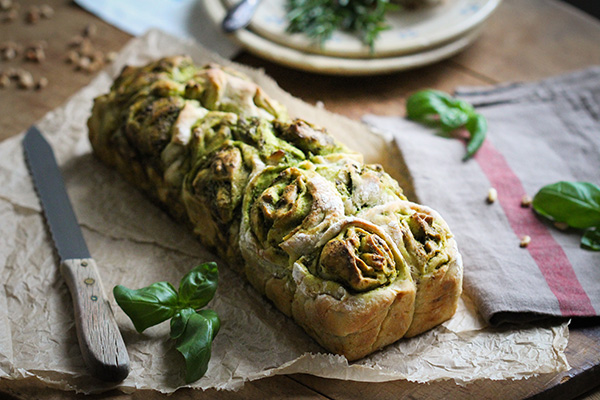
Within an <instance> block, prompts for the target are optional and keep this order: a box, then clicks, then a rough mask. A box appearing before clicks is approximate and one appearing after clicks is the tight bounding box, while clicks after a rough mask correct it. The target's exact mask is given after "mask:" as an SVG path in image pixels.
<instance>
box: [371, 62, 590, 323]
mask: <svg viewBox="0 0 600 400" xmlns="http://www.w3.org/2000/svg"><path fill="white" fill-rule="evenodd" d="M455 94H456V95H457V97H460V98H462V99H464V100H466V101H468V102H470V103H471V104H473V105H474V106H475V108H476V110H477V112H479V113H481V114H483V115H484V116H485V117H486V119H487V121H488V126H489V128H488V136H487V139H486V141H485V142H484V144H483V146H482V148H481V149H480V150H479V152H478V153H477V154H476V156H475V158H474V159H472V160H470V161H466V162H463V161H461V159H462V157H463V155H464V153H465V148H464V144H463V143H461V142H460V141H458V140H453V139H448V138H445V137H441V136H439V135H436V134H435V132H434V131H432V130H431V129H430V128H426V127H423V126H421V125H418V124H416V123H413V122H411V121H408V120H406V119H404V118H401V117H380V116H375V115H366V116H364V121H365V122H366V123H367V124H369V125H371V126H372V127H374V128H377V129H378V130H379V131H384V132H387V133H388V134H391V136H392V137H393V141H394V142H395V144H396V145H397V146H398V148H399V149H400V151H401V152H402V154H403V156H404V158H405V161H406V163H407V166H408V169H409V170H410V174H411V176H410V177H409V178H410V179H412V181H413V183H414V189H415V194H416V196H417V197H418V200H419V201H421V202H423V203H424V204H428V205H430V206H432V207H433V208H435V209H437V210H438V211H439V212H440V213H441V214H442V216H443V217H444V218H445V219H446V220H447V222H448V223H449V225H450V227H451V229H452V231H453V233H454V234H455V236H456V239H457V242H458V246H459V250H460V251H461V253H462V255H463V258H464V268H465V272H464V274H465V277H464V287H465V291H466V293H467V294H469V295H470V296H471V297H472V298H473V299H474V301H475V302H476V304H477V306H478V308H479V310H480V312H481V313H482V315H483V317H484V318H485V319H486V320H488V322H490V323H492V324H499V323H502V322H518V321H527V320H533V319H537V318H543V317H549V316H558V317H592V316H598V315H599V313H600V252H594V251H589V250H584V249H582V248H581V247H580V245H579V241H580V238H581V232H578V231H575V230H567V231H559V230H558V229H556V228H555V227H554V226H553V225H552V224H550V223H548V222H547V221H543V220H542V219H541V218H539V217H537V216H536V215H535V213H534V212H533V210H532V209H531V208H530V207H522V206H521V199H522V197H523V195H529V196H531V197H533V196H534V195H535V193H537V191H538V190H539V189H540V188H541V187H542V186H544V185H547V184H551V183H555V182H558V181H563V180H564V181H587V182H592V183H595V184H600V67H593V68H590V69H587V70H583V71H577V72H573V73H569V74H567V75H563V76H559V77H553V78H550V79H546V80H543V81H540V82H536V83H517V84H510V85H502V86H497V87H492V88H489V87H487V88H466V87H465V88H458V89H457V90H456V92H455ZM490 188H495V189H496V191H497V194H498V196H497V201H495V202H493V203H491V204H490V203H489V202H487V201H486V198H487V194H488V190H489V189H490ZM525 235H528V236H530V237H531V242H530V244H529V245H528V246H527V247H524V248H522V247H520V241H521V238H522V237H523V236H525Z"/></svg>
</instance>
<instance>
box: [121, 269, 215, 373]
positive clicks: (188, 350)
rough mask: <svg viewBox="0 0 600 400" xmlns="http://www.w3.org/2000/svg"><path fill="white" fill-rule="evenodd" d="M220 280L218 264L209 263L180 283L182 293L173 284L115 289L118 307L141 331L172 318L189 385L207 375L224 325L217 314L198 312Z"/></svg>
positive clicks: (172, 327)
mask: <svg viewBox="0 0 600 400" xmlns="http://www.w3.org/2000/svg"><path fill="white" fill-rule="evenodd" d="M218 279H219V272H218V269H217V264H216V263H214V262H209V263H205V264H201V265H199V266H197V267H195V268H193V269H192V270H191V271H190V272H188V273H187V274H186V275H185V276H184V277H183V278H182V279H181V281H180V283H179V292H177V291H176V290H175V288H174V287H173V285H171V284H170V283H169V282H158V283H154V284H152V285H150V286H147V287H144V288H141V289H135V290H134V289H128V288H126V287H125V286H122V285H117V286H115V287H114V289H113V294H114V296H115V300H116V301H117V304H118V305H119V307H121V308H122V309H123V311H124V312H125V314H127V316H129V318H130V319H131V321H132V322H133V325H134V326H135V329H136V330H137V331H138V332H143V331H144V330H145V329H146V328H149V327H151V326H154V325H156V324H159V323H161V322H164V321H166V320H168V319H169V318H171V333H170V336H171V338H172V339H174V340H175V348H176V349H177V350H178V351H179V352H180V353H181V354H182V355H183V357H184V359H185V365H186V375H185V376H186V378H185V380H186V382H187V383H190V382H193V381H195V380H198V379H200V378H201V377H202V376H203V375H204V374H205V373H206V370H207V368H208V362H209V360H210V355H211V348H212V341H213V339H214V338H215V336H216V334H217V332H218V331H219V328H220V326H221V322H220V320H219V317H218V315H217V313H216V312H215V311H213V310H198V309H200V308H202V307H204V306H205V305H206V304H208V303H209V302H210V300H211V299H212V298H213V296H214V295H215V292H216V290H217V282H218Z"/></svg>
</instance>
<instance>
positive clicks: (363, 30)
mask: <svg viewBox="0 0 600 400" xmlns="http://www.w3.org/2000/svg"><path fill="white" fill-rule="evenodd" d="M397 8H398V6H397V5H395V4H391V3H390V0H288V1H287V5H286V11H287V19H288V21H289V25H288V27H287V31H288V32H290V33H304V34H306V35H307V36H308V37H309V38H311V39H313V40H315V41H316V42H318V43H319V45H321V46H323V44H324V43H325V41H327V40H328V39H329V38H331V35H332V34H333V32H334V31H336V30H341V31H346V32H351V33H355V34H356V35H358V36H359V38H360V39H361V40H362V41H363V43H365V44H366V45H368V46H369V47H370V48H371V51H373V49H374V46H375V39H377V37H378V36H379V34H380V33H381V32H382V31H384V30H386V29H389V26H388V25H387V24H386V22H385V14H386V12H388V11H390V10H395V9H397Z"/></svg>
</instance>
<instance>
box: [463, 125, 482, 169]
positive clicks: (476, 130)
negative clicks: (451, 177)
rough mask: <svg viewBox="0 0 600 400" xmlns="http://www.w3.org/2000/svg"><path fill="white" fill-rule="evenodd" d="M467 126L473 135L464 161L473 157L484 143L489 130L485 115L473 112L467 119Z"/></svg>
mask: <svg viewBox="0 0 600 400" xmlns="http://www.w3.org/2000/svg"><path fill="white" fill-rule="evenodd" d="M465 128H466V129H467V131H469V134H470V136H471V137H470V139H469V142H468V143H467V154H465V156H464V157H463V161H465V160H468V159H469V158H471V157H473V156H474V155H475V153H476V152H477V150H479V148H480V147H481V145H482V144H483V141H484V140H485V135H486V132H487V121H486V120H485V118H484V117H483V115H481V114H473V115H472V116H471V118H469V120H468V121H467V124H466V126H465Z"/></svg>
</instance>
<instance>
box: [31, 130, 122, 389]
mask: <svg viewBox="0 0 600 400" xmlns="http://www.w3.org/2000/svg"><path fill="white" fill-rule="evenodd" d="M22 145H23V150H24V153H25V161H26V163H27V166H28V167H29V172H30V174H31V177H32V180H33V184H34V187H35V190H36V192H37V194H38V197H39V199H40V203H41V204H42V209H43V211H44V216H45V218H46V222H47V225H48V228H49V230H50V233H51V236H52V239H53V241H54V245H55V247H56V250H57V252H58V255H59V257H60V271H61V274H62V275H63V277H64V278H65V281H66V282H67V286H68V287H69V290H70V292H71V297H72V299H73V306H74V311H75V326H76V329H77V338H78V340H79V347H80V349H81V353H82V356H83V360H84V362H85V364H86V366H87V367H88V369H89V370H90V372H91V373H92V375H94V376H96V377H97V378H99V379H102V380H105V381H110V382H119V381H122V380H123V379H125V378H126V377H127V375H128V374H129V356H128V354H127V349H126V347H125V343H124V342H123V337H122V336H121V332H120V331H119V327H118V325H117V321H116V320H115V317H114V314H113V312H112V309H111V307H110V303H109V302H108V300H107V297H106V294H105V292H104V289H103V287H102V281H101V280H100V275H99V274H98V269H97V266H96V262H95V261H94V259H93V258H92V257H91V255H90V252H89V250H88V247H87V245H86V243H85V240H84V237H83V234H82V232H81V228H80V226H79V223H78V222H77V218H76V216H75V212H74V211H73V207H72V206H71V202H70V200H69V196H68V194H67V191H66V188H65V185H64V181H63V178H62V174H61V173H60V169H59V167H58V164H57V163H56V158H55V157H54V152H53V150H52V147H51V146H50V144H49V143H48V142H47V141H46V139H44V136H43V135H42V133H41V132H40V131H39V130H38V129H37V128H36V127H35V126H32V127H31V128H29V130H28V131H27V133H26V134H25V137H24V138H23V141H22Z"/></svg>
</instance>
